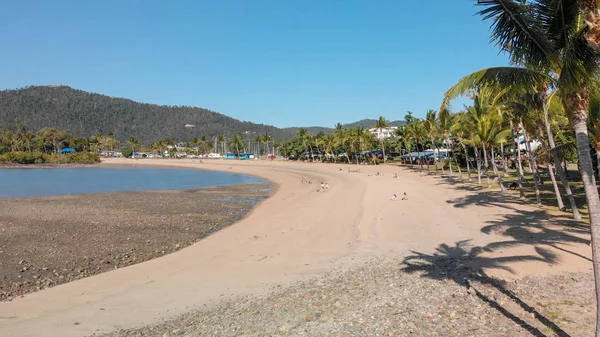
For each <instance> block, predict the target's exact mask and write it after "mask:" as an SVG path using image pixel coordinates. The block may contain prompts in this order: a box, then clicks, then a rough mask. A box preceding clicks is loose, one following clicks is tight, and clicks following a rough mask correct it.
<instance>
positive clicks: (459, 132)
mask: <svg viewBox="0 0 600 337" xmlns="http://www.w3.org/2000/svg"><path fill="white" fill-rule="evenodd" d="M455 116H456V117H455V119H454V120H455V123H454V124H452V126H451V130H452V131H453V132H454V134H455V135H456V140H457V141H458V144H459V145H460V146H461V147H462V149H463V152H464V154H465V162H466V165H467V180H468V181H472V179H471V165H470V164H469V163H470V160H469V153H468V152H467V141H468V140H467V139H466V137H465V135H466V134H467V133H468V128H467V125H466V124H465V123H463V121H464V120H465V118H466V117H468V116H467V115H466V113H461V114H457V115H455ZM456 165H457V166H458V167H459V168H460V164H459V163H458V162H457V163H456ZM461 179H462V175H461Z"/></svg>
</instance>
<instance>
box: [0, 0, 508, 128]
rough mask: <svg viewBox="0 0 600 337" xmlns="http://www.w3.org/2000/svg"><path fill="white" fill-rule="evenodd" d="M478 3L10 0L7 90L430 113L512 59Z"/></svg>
mask: <svg viewBox="0 0 600 337" xmlns="http://www.w3.org/2000/svg"><path fill="white" fill-rule="evenodd" d="M474 3H475V1H473V0H434V1H423V0H375V1H373V0H210V1H207V0H173V1H166V0H98V1H83V0H73V1H65V0H54V1H47V0H38V1H33V0H22V1H8V2H6V3H4V4H3V6H2V7H3V8H2V11H0V31H2V34H0V45H1V46H2V51H1V52H0V66H1V72H0V88H2V89H11V88H16V87H23V86H27V85H46V84H64V85H68V86H71V87H75V88H78V89H83V90H86V91H92V92H98V93H102V94H107V95H110V96H118V97H127V98H131V99H133V100H136V101H141V102H149V103H157V104H169V105H191V106H199V107H204V108H207V109H211V110H214V111H218V112H221V113H224V114H226V115H229V116H232V117H235V118H239V119H242V120H249V121H253V122H258V123H265V124H273V125H276V126H281V127H286V126H309V125H323V126H332V125H333V124H335V123H336V122H338V121H339V122H342V123H345V122H353V121H356V120H359V119H363V118H377V117H378V116H380V115H383V116H385V117H386V118H388V119H391V120H395V119H402V118H403V117H404V115H405V112H406V111H407V110H411V111H413V112H414V113H415V115H416V116H423V115H424V113H425V111H426V110H427V109H438V108H439V106H440V101H441V99H442V95H443V93H444V92H445V91H446V90H447V89H448V88H449V87H450V86H451V85H452V84H454V83H455V82H456V81H457V80H458V79H459V78H460V77H462V76H464V75H466V74H468V73H470V72H472V71H475V70H478V69H480V68H484V67H490V66H499V65H506V64H508V61H507V57H506V56H505V55H498V51H497V49H496V48H494V46H492V45H489V43H488V41H489V23H488V22H482V21H481V17H480V16H478V15H477V16H475V15H474V14H475V13H476V11H477V10H478V8H477V7H475V6H474ZM458 107H460V104H458Z"/></svg>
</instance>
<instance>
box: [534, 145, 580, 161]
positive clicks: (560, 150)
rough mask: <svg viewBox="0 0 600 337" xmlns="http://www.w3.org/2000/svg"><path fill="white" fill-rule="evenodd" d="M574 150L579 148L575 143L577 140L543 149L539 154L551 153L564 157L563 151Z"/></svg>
mask: <svg viewBox="0 0 600 337" xmlns="http://www.w3.org/2000/svg"><path fill="white" fill-rule="evenodd" d="M573 150H577V144H575V142H569V143H565V144H561V145H558V146H555V147H554V148H553V149H547V150H545V151H541V152H540V153H539V155H540V156H542V155H545V154H546V153H550V154H552V155H553V156H559V157H562V155H563V153H565V152H570V151H573Z"/></svg>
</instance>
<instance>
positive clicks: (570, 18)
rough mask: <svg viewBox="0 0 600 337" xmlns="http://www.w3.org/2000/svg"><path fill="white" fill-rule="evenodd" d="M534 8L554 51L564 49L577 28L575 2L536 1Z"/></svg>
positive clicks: (577, 10) (577, 12) (576, 4)
mask: <svg viewBox="0 0 600 337" xmlns="http://www.w3.org/2000/svg"><path fill="white" fill-rule="evenodd" d="M534 7H535V9H536V11H535V12H536V13H537V17H538V19H539V20H540V21H541V22H542V25H543V27H544V30H545V31H546V32H547V35H548V38H549V39H550V40H551V41H552V44H553V45H554V48H555V50H562V49H564V48H566V47H567V46H568V45H569V41H570V39H571V36H572V35H573V33H574V29H575V28H576V27H577V20H578V17H579V4H578V3H577V1H573V0H538V1H537V3H536V4H534Z"/></svg>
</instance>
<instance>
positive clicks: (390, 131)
mask: <svg viewBox="0 0 600 337" xmlns="http://www.w3.org/2000/svg"><path fill="white" fill-rule="evenodd" d="M397 129H398V127H397V126H390V127H387V128H381V129H378V128H371V129H369V132H371V133H372V134H374V135H375V137H376V138H377V139H385V138H389V137H391V136H393V135H395V134H396V130H397Z"/></svg>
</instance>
